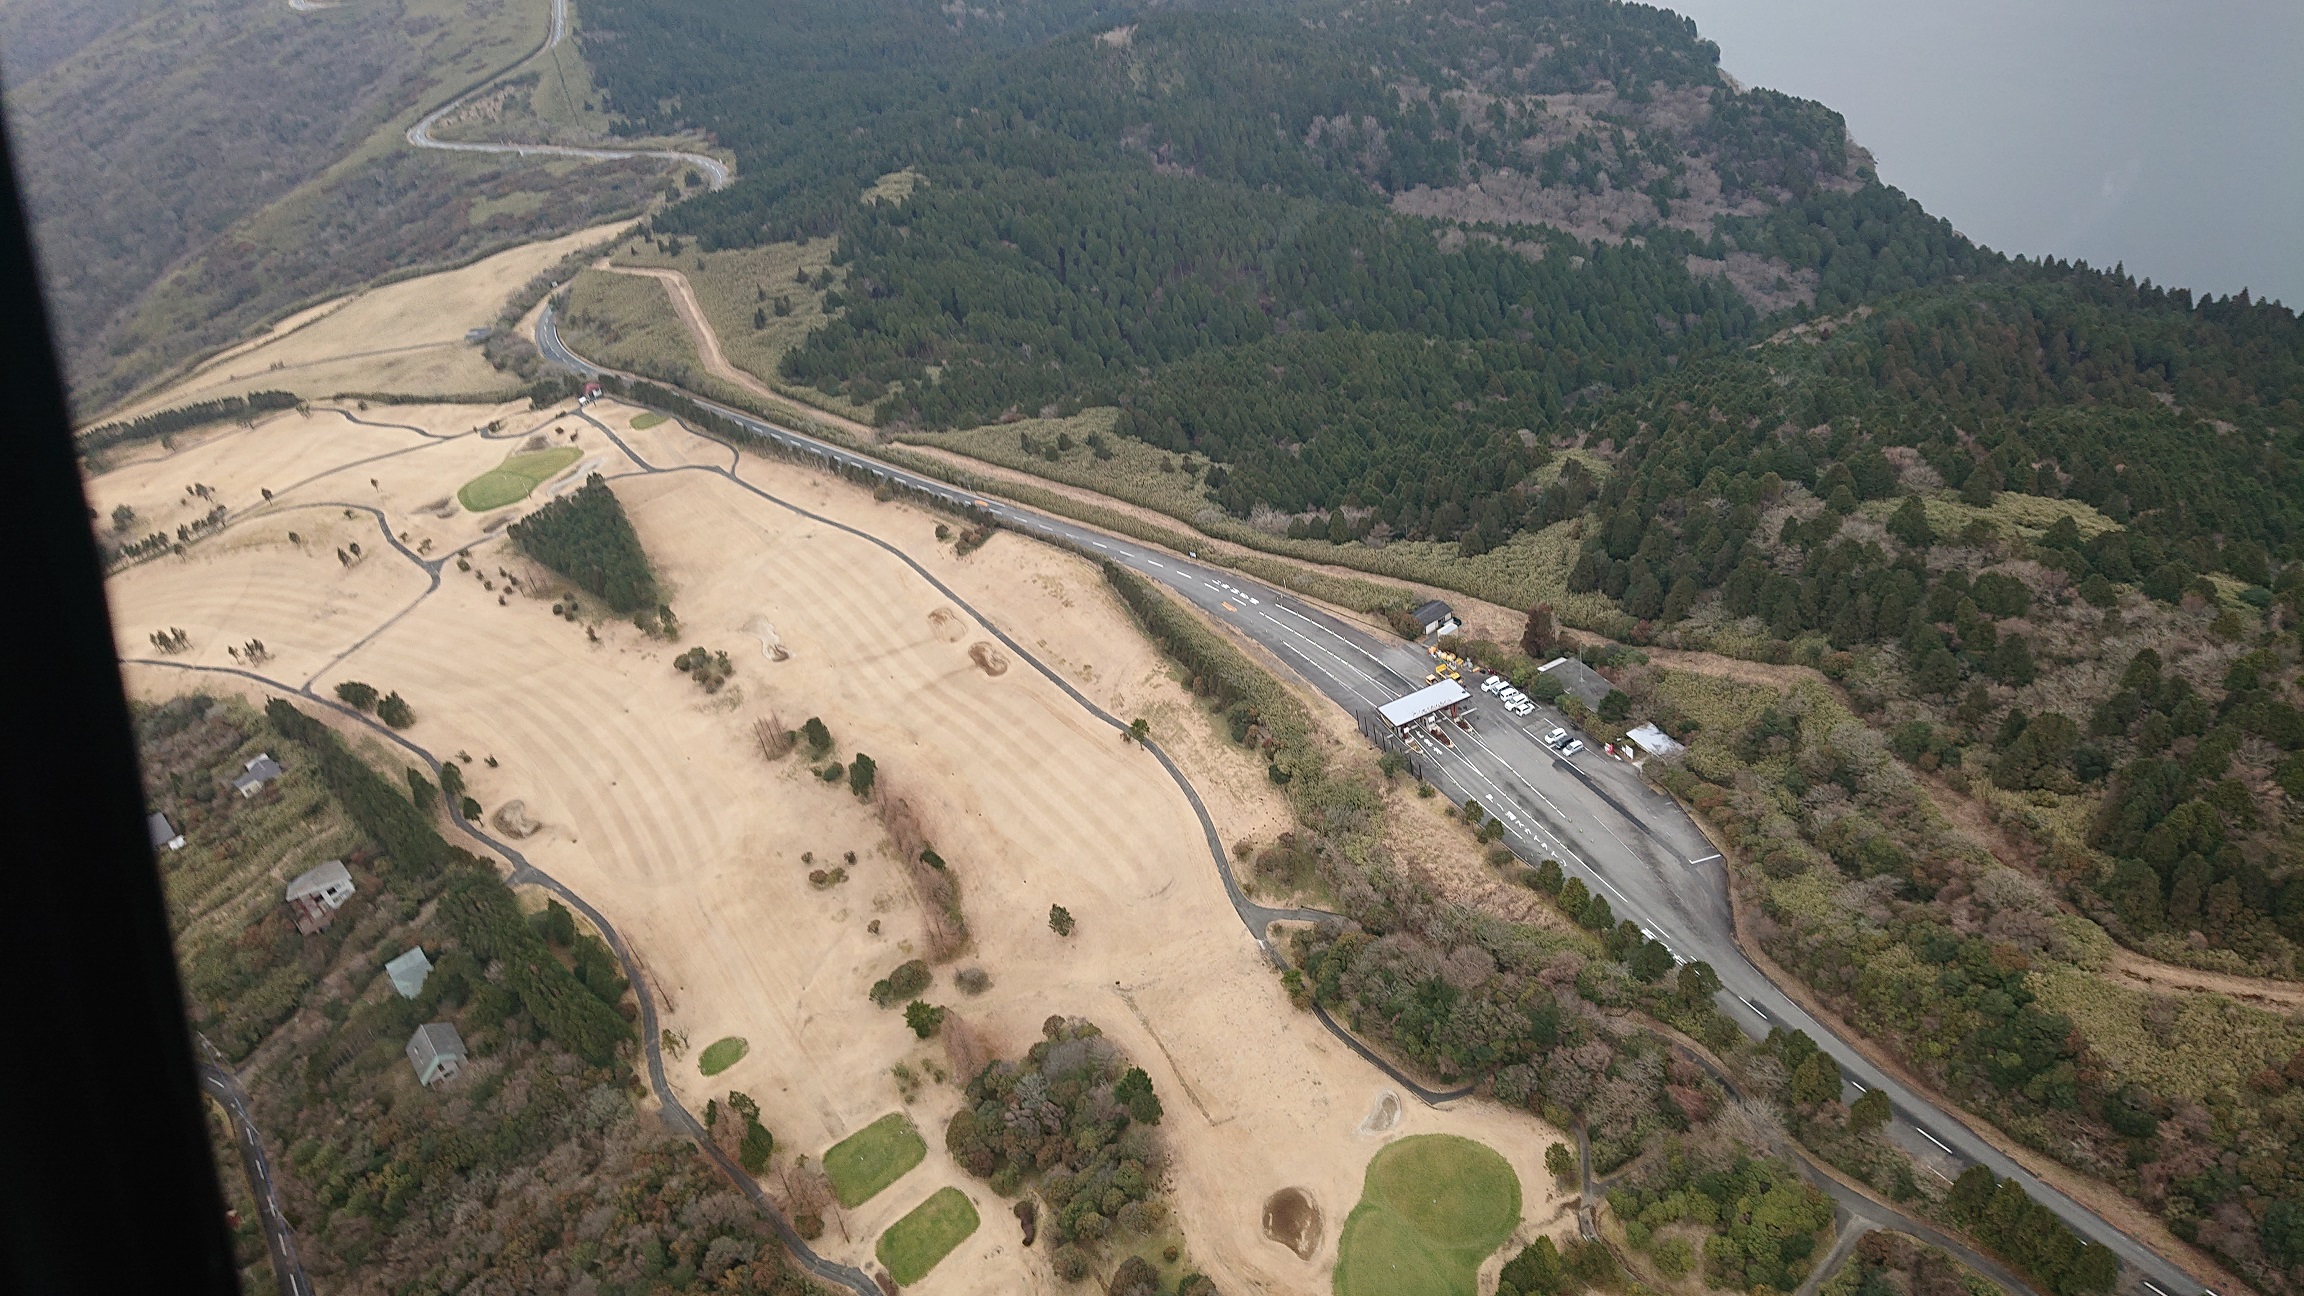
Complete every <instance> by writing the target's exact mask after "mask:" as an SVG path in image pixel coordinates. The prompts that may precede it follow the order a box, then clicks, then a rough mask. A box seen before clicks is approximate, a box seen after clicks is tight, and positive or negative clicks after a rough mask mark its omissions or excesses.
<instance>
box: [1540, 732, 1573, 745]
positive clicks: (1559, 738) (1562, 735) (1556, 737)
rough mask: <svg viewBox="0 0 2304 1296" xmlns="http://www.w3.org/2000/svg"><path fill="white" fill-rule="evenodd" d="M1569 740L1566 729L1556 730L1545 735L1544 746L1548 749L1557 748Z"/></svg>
mask: <svg viewBox="0 0 2304 1296" xmlns="http://www.w3.org/2000/svg"><path fill="white" fill-rule="evenodd" d="M1567 740H1568V731H1567V730H1565V729H1560V728H1555V729H1553V730H1552V731H1551V732H1550V733H1548V734H1545V735H1544V745H1545V746H1547V747H1554V748H1556V747H1558V746H1559V745H1560V744H1561V743H1563V742H1566V741H1567Z"/></svg>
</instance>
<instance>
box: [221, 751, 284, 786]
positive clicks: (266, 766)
mask: <svg viewBox="0 0 2304 1296" xmlns="http://www.w3.org/2000/svg"><path fill="white" fill-rule="evenodd" d="M278 777H280V762H278V761H276V760H274V759H272V753H270V752H259V753H258V754H257V755H256V758H255V759H254V760H251V761H248V762H247V763H246V764H245V765H243V766H242V767H241V773H240V777H238V778H236V779H233V780H232V790H233V791H235V792H237V793H239V794H240V795H242V796H244V797H252V796H254V795H256V794H257V793H259V792H261V791H263V790H264V785H265V784H267V783H269V782H271V781H272V780H274V779H276V778H278Z"/></svg>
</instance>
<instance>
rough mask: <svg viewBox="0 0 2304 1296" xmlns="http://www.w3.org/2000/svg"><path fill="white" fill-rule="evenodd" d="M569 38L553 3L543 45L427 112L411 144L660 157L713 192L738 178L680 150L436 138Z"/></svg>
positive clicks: (561, 4) (591, 157)
mask: <svg viewBox="0 0 2304 1296" xmlns="http://www.w3.org/2000/svg"><path fill="white" fill-rule="evenodd" d="M566 39H568V0H552V30H551V32H550V33H549V34H548V35H546V36H545V38H544V43H543V44H542V45H539V46H537V47H536V48H535V49H534V50H531V51H530V52H529V53H527V54H526V55H524V56H522V57H521V59H520V60H519V61H518V62H516V63H514V64H512V65H511V66H510V67H507V68H505V69H504V70H503V71H501V72H498V73H497V74H496V75H494V76H491V77H489V78H487V79H486V80H485V81H482V82H481V83H480V84H479V85H476V86H474V87H473V88H471V89H470V90H467V91H465V92H464V93H463V94H460V95H458V96H456V97H455V98H453V99H451V100H449V101H448V102H447V103H444V104H442V105H440V106H439V107H438V108H435V109H433V110H432V111H431V112H429V113H426V114H425V115H424V117H423V118H422V119H421V120H419V121H418V122H417V123H416V124H415V125H413V126H411V127H409V128H408V142H409V143H410V144H411V145H413V146H415V147H417V148H420V149H436V150H440V151H442V152H448V153H509V154H515V155H518V156H520V157H564V158H578V159H581V160H584V161H588V162H620V161H623V160H624V159H626V158H659V159H662V160H664V161H667V162H685V163H687V164H688V165H689V166H692V167H694V168H696V169H697V170H698V171H700V172H702V173H703V174H704V176H705V178H706V181H707V182H708V183H709V184H710V185H711V187H712V188H714V189H725V188H727V187H728V185H729V183H730V182H731V181H732V180H733V179H734V178H735V177H734V176H733V175H732V174H731V173H730V172H729V170H728V164H727V163H725V162H722V161H721V160H720V159H718V158H715V157H708V156H706V155H705V154H702V153H690V152H686V151H683V150H680V149H618V148H581V147H578V146H576V145H573V144H495V143H480V142H477V141H465V140H444V139H438V138H435V137H434V136H433V134H432V128H433V127H435V126H437V125H439V124H440V119H441V118H443V117H446V116H447V115H448V114H450V113H452V112H454V111H456V110H457V109H458V108H461V107H463V106H464V105H465V104H467V103H469V102H471V100H472V99H473V97H474V96H476V95H478V94H480V93H481V92H482V91H484V90H486V89H487V88H488V87H489V86H491V85H494V84H495V83H496V82H498V81H500V80H502V79H503V78H504V77H506V76H508V75H510V74H511V73H512V72H513V71H514V70H516V69H518V68H519V67H521V66H522V65H524V64H526V63H527V62H528V61H529V60H531V59H534V58H536V57H538V56H539V55H542V54H545V53H548V52H550V51H551V50H553V49H555V48H557V47H558V46H559V45H560V43H561V42H562V41H565V40H566Z"/></svg>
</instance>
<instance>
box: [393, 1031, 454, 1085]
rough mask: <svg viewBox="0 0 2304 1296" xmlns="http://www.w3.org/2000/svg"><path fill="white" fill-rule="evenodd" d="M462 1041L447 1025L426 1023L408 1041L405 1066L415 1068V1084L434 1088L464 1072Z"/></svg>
mask: <svg viewBox="0 0 2304 1296" xmlns="http://www.w3.org/2000/svg"><path fill="white" fill-rule="evenodd" d="M466 1056H467V1055H466V1054H465V1052H464V1037H463V1036H461V1035H458V1034H457V1033H456V1028H455V1027H454V1026H451V1025H449V1024H448V1023H447V1022H430V1023H428V1024H426V1025H423V1026H419V1027H417V1028H416V1033H415V1034H413V1035H411V1036H409V1037H408V1065H410V1066H412V1067H414V1068H416V1083H418V1084H421V1085H436V1084H439V1083H441V1082H443V1081H447V1080H453V1079H455V1078H456V1073H457V1072H458V1071H461V1070H463V1069H464V1059H465V1057H466Z"/></svg>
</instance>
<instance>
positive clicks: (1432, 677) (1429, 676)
mask: <svg viewBox="0 0 2304 1296" xmlns="http://www.w3.org/2000/svg"><path fill="white" fill-rule="evenodd" d="M1424 682H1425V683H1427V684H1437V683H1439V682H1440V675H1439V673H1438V672H1437V671H1433V672H1427V673H1426V674H1425V676H1424Z"/></svg>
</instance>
